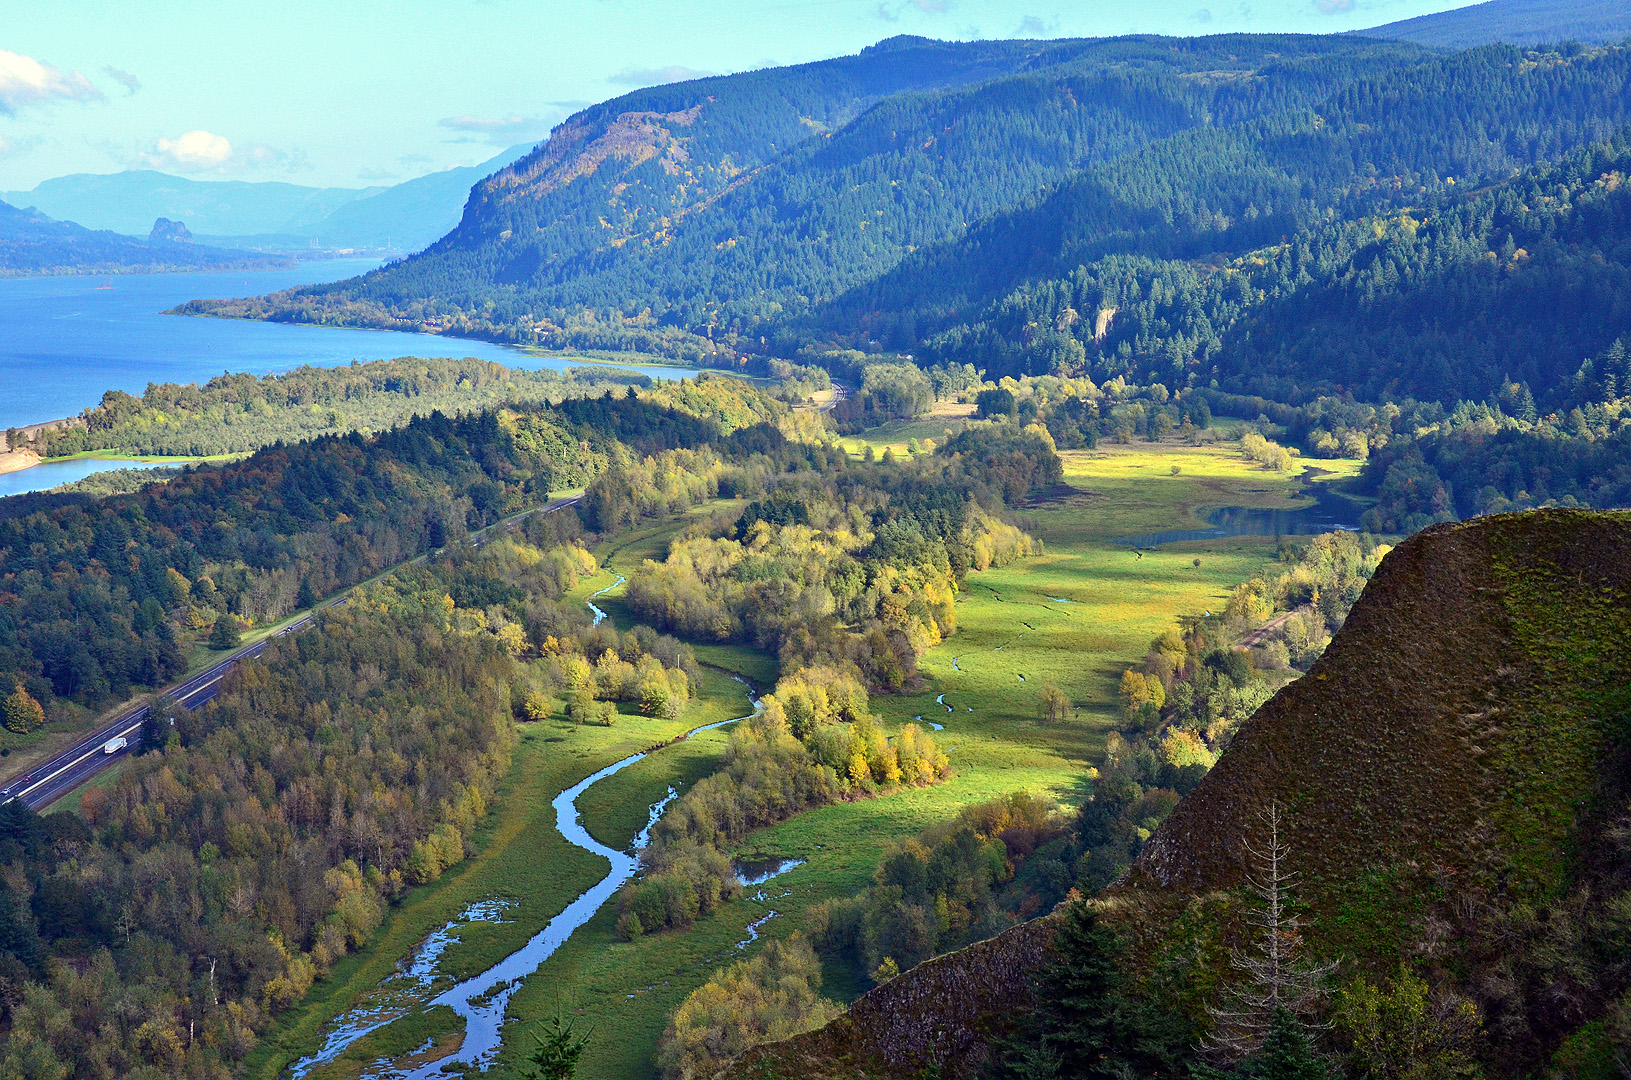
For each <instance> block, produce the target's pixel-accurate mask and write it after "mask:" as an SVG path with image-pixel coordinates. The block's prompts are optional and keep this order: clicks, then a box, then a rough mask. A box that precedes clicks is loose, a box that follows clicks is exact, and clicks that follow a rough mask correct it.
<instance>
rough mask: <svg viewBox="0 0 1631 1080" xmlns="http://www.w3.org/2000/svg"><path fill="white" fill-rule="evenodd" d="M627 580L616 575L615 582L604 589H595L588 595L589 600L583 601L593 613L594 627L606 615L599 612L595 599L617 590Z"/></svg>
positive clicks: (620, 575)
mask: <svg viewBox="0 0 1631 1080" xmlns="http://www.w3.org/2000/svg"><path fill="white" fill-rule="evenodd" d="M627 580H629V579H628V578H626V577H624V576H623V575H622V574H618V575H617V580H616V581H614V582H612V583H611V584H610V585H608V586H606V587H605V588H604V589H596V590H595V591H594V592H592V593H590V594H589V599H587V600H585V601H584V603H585V604H588V605H589V610H590V611H592V612H594V613H595V622H594V625H596V626H599V625H600V624H601V623H602V622H604V621H605V619H606V613H605V612H604V611H602V610H600V608H599V607H598V606H597V605H596V604H595V597H597V596H605V595H606V594H607V593H609V592H611V591H612V590H613V589H615V588H617V587H618V586H619V585H621V584H623V583H624V582H625V581H627Z"/></svg>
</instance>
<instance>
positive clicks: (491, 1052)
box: [287, 578, 796, 1080]
mask: <svg viewBox="0 0 1631 1080" xmlns="http://www.w3.org/2000/svg"><path fill="white" fill-rule="evenodd" d="M619 584H622V579H621V578H619V580H618V581H617V582H616V583H615V584H613V585H612V586H610V587H609V588H616V587H617V585H619ZM606 591H609V589H603V590H601V592H606ZM595 595H597V596H598V595H600V594H599V593H597V594H595ZM589 606H590V608H592V609H594V611H595V614H596V619H595V622H596V623H599V622H600V620H601V619H603V618H605V613H604V612H602V611H601V610H600V609H599V608H596V607H595V605H594V604H593V603H591V604H589ZM732 677H733V678H736V677H735V676H732ZM736 681H737V682H740V683H742V685H743V686H744V687H746V688H747V690H748V702H749V704H750V705H752V706H753V708H754V709H757V708H758V707H759V703H758V701H757V700H756V699H755V698H754V697H753V691H752V687H749V686H748V684H747V682H746V681H745V680H743V679H740V678H737V679H736ZM751 715H752V713H748V714H746V715H743V716H737V717H733V718H732V719H730V720H719V721H716V722H714V723H712V724H703V725H702V726H700V727H695V728H692V729H691V730H690V731H688V732H686V733H685V734H684V735H682V736H681V738H682V739H689V738H691V737H692V736H693V735H696V734H698V733H700V732H704V731H709V730H711V729H713V728H718V727H724V726H725V725H726V724H734V723H736V722H737V721H738V720H745V719H747V716H751ZM647 753H649V751H646V752H641V753H638V754H631V755H629V756H628V757H626V758H624V759H622V760H621V761H617V762H613V763H612V764H610V765H608V766H606V767H605V768H604V769H601V770H600V771H599V772H597V773H594V774H593V775H590V776H586V777H584V778H583V779H582V780H580V781H578V782H577V783H576V784H574V785H572V786H571V787H569V788H567V789H566V790H565V791H563V792H561V793H560V794H559V795H557V796H555V799H554V802H553V803H552V805H553V806H554V807H555V827H556V828H557V829H558V830H560V833H561V835H562V836H564V837H565V838H566V839H567V841H568V842H569V843H573V844H576V845H577V846H578V847H580V848H583V849H584V850H585V851H590V852H593V853H594V854H596V855H599V856H600V857H601V858H603V859H605V860H606V861H607V862H609V863H611V869H610V870H609V871H608V872H607V874H606V876H605V877H604V878H602V879H601V880H600V881H599V882H597V883H596V884H595V885H593V886H591V887H590V888H589V889H588V891H586V892H584V893H583V894H582V895H580V896H579V897H578V898H577V899H576V900H574V901H572V903H570V904H568V905H567V907H566V910H564V911H562V912H561V913H560V914H559V915H556V916H555V917H554V918H553V919H551V920H550V921H549V923H548V924H547V925H546V926H545V927H544V928H543V929H542V930H540V931H538V933H537V934H535V935H533V937H532V939H531V940H530V941H528V942H527V943H526V944H525V945H523V946H522V947H521V948H519V949H517V950H516V951H515V952H513V953H511V954H510V955H509V956H506V957H505V958H504V959H503V960H500V961H499V962H498V963H497V964H494V965H493V966H492V967H490V968H488V969H487V970H486V971H483V972H481V973H480V974H478V975H474V976H472V977H470V978H468V979H466V980H464V981H463V982H461V983H458V984H456V985H454V986H453V987H451V988H449V989H447V990H444V991H443V992H442V993H440V994H438V995H436V996H435V997H433V998H431V999H430V1000H428V1001H425V1000H422V996H421V999H420V1000H413V998H414V995H413V993H412V988H413V987H412V985H409V986H404V987H402V988H401V989H402V990H403V991H404V992H403V993H400V994H392V995H390V996H391V997H392V998H394V999H395V1001H394V1003H392V1002H387V1003H381V1002H380V1001H378V1000H377V999H376V1000H374V1001H372V1002H371V1003H369V1004H367V1005H364V1006H359V1007H358V1008H357V1009H354V1010H352V1011H351V1012H348V1013H345V1014H342V1015H341V1016H339V1017H336V1018H335V1019H334V1021H333V1022H332V1023H331V1024H330V1025H329V1029H328V1032H327V1034H326V1035H325V1037H324V1040H323V1046H322V1048H321V1049H320V1050H318V1052H317V1053H315V1054H313V1055H311V1056H310V1057H305V1058H302V1059H300V1060H299V1061H297V1062H295V1063H294V1064H293V1065H291V1066H290V1067H289V1070H288V1072H287V1075H288V1076H289V1077H290V1078H291V1080H300V1078H301V1077H304V1076H305V1075H306V1074H307V1073H309V1072H310V1071H311V1070H312V1069H314V1068H316V1067H317V1066H318V1065H321V1064H323V1063H324V1062H327V1061H332V1060H334V1058H336V1057H338V1056H339V1055H340V1054H341V1053H343V1052H344V1051H345V1049H346V1048H347V1047H348V1046H350V1045H351V1044H352V1043H354V1042H356V1041H357V1040H358V1039H360V1038H362V1037H363V1036H364V1035H367V1034H368V1033H369V1032H371V1031H376V1030H378V1029H379V1028H382V1027H384V1026H385V1025H386V1024H388V1023H390V1022H391V1021H392V1020H395V1019H397V1018H398V1017H401V1016H404V1015H406V1014H407V1013H408V1012H410V1011H412V1010H413V1009H415V1008H426V1009H428V1008H432V1007H434V1006H437V1005H446V1006H448V1007H449V1008H451V1009H452V1010H453V1011H454V1012H456V1013H458V1014H459V1016H460V1017H462V1018H463V1019H464V1031H465V1035H464V1043H463V1045H462V1046H460V1047H459V1049H458V1050H457V1051H455V1052H454V1053H453V1054H451V1055H449V1056H448V1057H445V1058H440V1059H438V1060H436V1061H433V1062H430V1063H429V1064H427V1065H424V1066H422V1067H421V1068H418V1069H414V1070H411V1071H408V1072H393V1073H391V1076H392V1077H393V1078H396V1080H430V1078H432V1077H441V1076H444V1075H445V1073H444V1071H443V1069H444V1066H448V1065H451V1064H453V1063H454V1062H459V1063H462V1064H464V1065H466V1066H472V1067H475V1068H478V1069H483V1070H485V1069H486V1068H487V1067H488V1066H490V1065H491V1064H492V1063H493V1060H494V1059H495V1058H496V1056H497V1054H498V1050H499V1047H500V1046H501V1045H502V1043H503V1026H504V1014H505V1011H506V1010H507V1009H508V1008H509V1004H510V997H511V995H513V994H514V993H515V991H516V989H517V988H519V987H520V985H521V981H522V980H523V979H525V978H526V977H527V976H528V975H531V974H532V973H533V972H534V971H537V970H538V967H539V965H541V964H542V963H543V962H544V961H545V960H547V959H549V957H550V956H551V955H553V954H554V952H555V950H556V949H558V948H560V947H561V946H562V945H563V944H565V942H566V940H567V939H568V938H570V937H571V936H572V934H573V932H574V931H576V930H577V929H578V927H580V926H582V925H583V924H584V923H586V922H588V921H589V920H590V918H592V917H593V916H594V914H595V912H597V911H599V910H600V908H601V905H603V904H605V903H606V901H608V900H610V899H611V898H612V897H613V896H614V895H616V893H617V890H618V889H619V888H621V887H622V885H623V883H624V882H626V881H628V880H629V879H630V878H631V877H633V876H634V874H635V871H636V870H637V869H638V868H639V865H640V860H639V853H640V851H641V849H643V848H644V847H645V846H646V844H647V842H648V841H649V840H650V839H651V830H652V827H653V826H655V825H656V824H657V821H658V819H659V818H661V817H662V815H663V811H664V810H666V809H667V808H668V804H669V803H671V802H673V801H674V799H675V798H676V797H677V794H678V793H677V792H675V791H674V789H673V788H670V789H669V791H668V794H667V795H666V796H664V797H663V798H662V799H660V800H658V801H657V802H655V803H653V804H652V805H651V813H650V817H649V819H648V820H647V822H646V827H645V828H644V829H642V830H640V834H639V835H638V836H636V837H635V838H634V842H633V843H632V844H631V845H629V850H627V851H617V850H614V849H612V848H609V847H607V846H606V845H604V844H602V843H600V842H599V841H598V840H596V839H595V838H594V837H593V836H590V835H589V830H587V829H585V828H584V827H583V821H582V816H581V815H580V814H579V812H578V807H577V801H578V798H579V796H581V795H582V794H583V793H584V792H585V791H588V790H589V789H590V788H591V787H593V786H594V785H595V784H597V783H599V782H600V781H601V780H604V779H606V778H607V777H608V776H611V775H613V774H614V773H617V772H621V771H622V770H623V769H626V768H628V767H629V766H630V765H633V764H634V763H635V762H637V761H639V760H641V759H642V758H644V757H646V755H647ZM793 865H796V863H794V864H793ZM791 868H792V867H791V866H790V865H783V866H781V867H779V868H778V869H777V871H776V872H777V873H779V872H782V871H783V870H787V869H791ZM753 870H758V871H759V873H763V870H764V868H758V867H754V868H751V869H750V870H749V872H750V873H752V872H753ZM773 876H775V875H774V874H765V875H764V877H762V878H759V879H758V880H757V881H755V882H753V884H757V883H758V881H762V880H768V879H769V878H770V877H773ZM501 915H502V907H501V906H494V905H493V903H492V902H489V905H488V906H487V907H481V906H480V905H474V906H472V908H471V909H470V910H468V911H466V912H465V913H464V915H463V916H461V918H460V919H458V920H454V921H453V922H450V923H448V924H447V925H446V926H445V927H443V928H442V929H440V930H438V931H436V932H435V933H433V934H431V936H430V937H429V938H427V939H426V940H425V942H424V943H423V944H421V945H420V946H419V947H418V948H417V949H416V950H415V951H414V953H413V954H412V955H410V956H409V957H407V958H405V959H404V961H403V963H402V965H401V966H400V970H399V971H398V973H397V974H396V975H393V976H392V977H391V978H390V979H388V980H386V983H387V985H386V986H382V988H381V989H382V990H386V989H395V988H394V987H392V986H390V984H392V983H394V982H396V981H398V980H403V979H407V980H410V981H412V980H415V979H416V980H417V982H416V984H415V985H417V986H418V987H419V988H420V989H421V990H424V989H428V987H429V986H430V984H431V981H432V980H433V978H434V973H435V969H436V962H437V960H438V959H439V958H440V956H441V953H442V950H443V949H445V948H446V947H447V944H448V941H449V939H450V936H451V934H452V932H453V930H454V929H456V928H457V927H458V926H461V925H463V924H465V923H468V922H471V921H475V920H477V919H483V918H495V917H500V916H501ZM762 921H763V920H761V922H762ZM756 930H757V927H755V931H756ZM754 936H755V937H756V936H757V933H756V932H755V934H754ZM750 940H751V939H750Z"/></svg>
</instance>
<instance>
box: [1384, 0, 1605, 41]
mask: <svg viewBox="0 0 1631 1080" xmlns="http://www.w3.org/2000/svg"><path fill="white" fill-rule="evenodd" d="M1358 33H1359V34H1361V35H1363V36H1365V37H1378V38H1397V39H1399V40H1401V41H1414V42H1416V43H1417V44H1418V45H1434V46H1438V47H1439V48H1445V49H1469V48H1472V47H1474V46H1477V45H1490V44H1493V43H1495V42H1505V43H1507V44H1509V45H1540V44H1545V43H1548V42H1555V41H1584V42H1587V43H1590V44H1596V45H1604V44H1608V43H1610V42H1616V41H1623V40H1625V39H1626V38H1628V37H1631V9H1628V8H1627V7H1626V6H1625V5H1624V4H1622V3H1620V2H1619V0H1487V2H1485V3H1482V4H1472V5H1470V6H1468V7H1462V8H1456V9H1454V10H1452V11H1440V12H1437V13H1435V14H1432V15H1421V16H1418V17H1417V18H1414V19H1403V20H1401V21H1399V22H1391V23H1385V24H1384V25H1382V26H1373V27H1371V28H1370V29H1369V30H1360V31H1358Z"/></svg>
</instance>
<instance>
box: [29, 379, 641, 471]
mask: <svg viewBox="0 0 1631 1080" xmlns="http://www.w3.org/2000/svg"><path fill="white" fill-rule="evenodd" d="M631 385H632V386H638V387H641V388H642V389H650V387H651V385H652V380H651V379H650V378H648V377H647V376H645V375H641V374H639V373H638V372H632V371H623V370H619V369H617V368H602V367H578V368H570V369H568V370H566V371H554V370H550V369H544V370H540V371H520V370H516V369H512V368H507V367H504V366H503V365H502V364H496V363H493V362H492V361H488V360H477V359H475V358H474V357H466V358H465V359H463V360H448V359H420V358H417V357H399V358H397V359H395V360H374V361H369V362H366V363H363V362H360V361H352V362H351V364H350V365H349V366H346V367H332V368H318V367H310V366H302V367H299V368H296V369H295V370H293V371H290V372H285V373H282V374H276V375H267V376H264V377H261V378H256V377H255V376H254V375H250V374H238V375H233V374H230V373H229V374H224V375H218V376H216V377H215V378H213V379H210V380H209V381H208V382H205V383H202V384H200V383H186V384H177V383H149V384H148V385H147V389H146V390H145V391H144V392H143V393H142V395H141V396H140V397H136V396H135V395H132V394H127V393H125V392H124V391H123V390H109V391H108V392H107V393H105V394H103V395H102V400H101V402H100V403H98V404H97V405H96V406H94V407H93V408H89V409H86V410H85V411H84V413H83V414H82V418H83V420H84V421H85V424H84V426H83V427H82V428H79V427H76V428H67V429H64V430H62V431H52V432H47V433H45V434H43V435H42V436H41V437H40V438H39V439H37V440H35V442H34V444H33V449H34V450H35V451H36V452H38V453H39V454H40V455H41V456H42V457H48V458H50V457H61V456H64V455H67V454H77V453H81V452H83V451H87V450H115V451H119V452H121V453H126V454H164V455H175V456H192V457H208V456H213V455H217V454H238V453H248V452H253V451H255V450H259V449H260V448H262V447H264V446H270V445H271V444H272V443H275V442H299V441H302V440H306V439H312V438H315V437H317V436H319V435H343V434H346V433H348V432H351V431H360V432H362V433H363V434H365V435H368V434H372V433H374V432H377V431H387V430H389V429H391V428H395V427H399V426H401V425H402V424H405V423H407V421H408V420H410V419H411V418H413V417H415V416H428V415H429V414H430V413H431V412H433V411H440V412H442V413H444V414H448V415H453V414H457V413H464V412H475V411H479V410H482V409H491V408H494V407H497V406H502V405H511V404H522V403H536V402H541V401H544V400H546V399H549V400H557V401H558V400H560V399H562V398H565V397H581V396H587V395H595V394H600V393H602V392H603V391H604V390H606V389H607V388H608V387H616V388H618V389H620V390H621V388H622V387H624V386H631ZM8 439H10V442H11V445H12V447H13V448H16V447H17V446H19V445H21V441H20V440H19V439H16V438H11V437H10V435H9V433H8Z"/></svg>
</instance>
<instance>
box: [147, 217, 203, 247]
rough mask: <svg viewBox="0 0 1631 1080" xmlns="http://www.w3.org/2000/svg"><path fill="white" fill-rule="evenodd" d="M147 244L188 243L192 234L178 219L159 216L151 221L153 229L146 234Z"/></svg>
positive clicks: (190, 241)
mask: <svg viewBox="0 0 1631 1080" xmlns="http://www.w3.org/2000/svg"><path fill="white" fill-rule="evenodd" d="M147 242H148V243H149V244H190V243H192V242H193V234H192V233H191V232H189V231H188V229H187V226H186V225H185V224H184V223H182V222H180V221H171V220H170V219H169V218H162V217H161V218H159V219H158V220H157V221H155V222H153V231H152V232H150V233H148V234H147Z"/></svg>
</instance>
